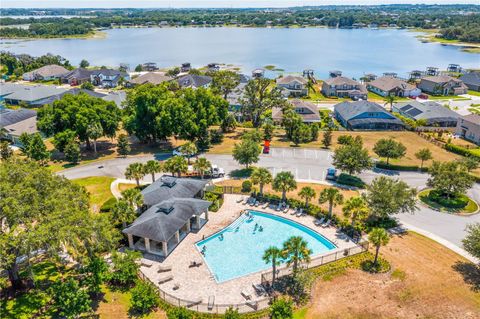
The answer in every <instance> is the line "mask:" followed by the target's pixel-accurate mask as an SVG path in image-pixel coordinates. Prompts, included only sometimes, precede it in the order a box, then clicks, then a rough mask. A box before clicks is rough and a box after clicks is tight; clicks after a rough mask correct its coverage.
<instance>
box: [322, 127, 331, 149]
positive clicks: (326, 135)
mask: <svg viewBox="0 0 480 319" xmlns="http://www.w3.org/2000/svg"><path fill="white" fill-rule="evenodd" d="M322 144H323V147H325V148H330V145H332V130H326V131H325V132H323V138H322Z"/></svg>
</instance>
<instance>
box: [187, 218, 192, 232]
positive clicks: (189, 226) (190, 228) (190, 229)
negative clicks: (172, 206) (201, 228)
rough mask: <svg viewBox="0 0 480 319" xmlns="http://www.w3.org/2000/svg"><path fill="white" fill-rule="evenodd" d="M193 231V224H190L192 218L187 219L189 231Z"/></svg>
mask: <svg viewBox="0 0 480 319" xmlns="http://www.w3.org/2000/svg"><path fill="white" fill-rule="evenodd" d="M191 231H192V226H191V225H190V218H189V219H188V220H187V233H189V232H191Z"/></svg>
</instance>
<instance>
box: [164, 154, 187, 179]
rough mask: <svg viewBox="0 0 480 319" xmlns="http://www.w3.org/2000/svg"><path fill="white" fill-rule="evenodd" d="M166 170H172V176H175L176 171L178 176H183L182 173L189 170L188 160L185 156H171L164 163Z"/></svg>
mask: <svg viewBox="0 0 480 319" xmlns="http://www.w3.org/2000/svg"><path fill="white" fill-rule="evenodd" d="M163 167H164V169H165V171H167V172H172V176H175V173H177V174H178V177H180V176H182V173H186V172H187V170H188V162H187V160H186V159H185V158H184V157H183V156H179V155H177V156H174V157H170V158H169V159H168V160H167V161H166V162H165V164H164V165H163Z"/></svg>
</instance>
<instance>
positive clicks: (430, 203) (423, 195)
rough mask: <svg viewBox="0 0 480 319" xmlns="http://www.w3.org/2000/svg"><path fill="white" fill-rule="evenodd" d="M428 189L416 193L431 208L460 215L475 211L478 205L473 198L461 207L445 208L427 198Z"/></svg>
mask: <svg viewBox="0 0 480 319" xmlns="http://www.w3.org/2000/svg"><path fill="white" fill-rule="evenodd" d="M430 191H431V190H430V189H426V190H423V191H421V192H420V193H418V198H420V200H421V201H422V203H424V204H425V205H427V206H429V207H431V208H433V209H437V210H440V211H442V212H447V213H454V214H461V215H468V214H472V213H475V212H476V211H477V210H478V205H477V203H475V202H474V201H473V200H471V199H470V200H469V201H468V204H467V206H465V207H464V208H463V209H454V208H446V207H444V206H442V205H440V204H438V203H436V202H434V201H432V200H430V199H429V198H428V194H429V193H430Z"/></svg>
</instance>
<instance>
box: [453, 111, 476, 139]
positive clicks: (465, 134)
mask: <svg viewBox="0 0 480 319" xmlns="http://www.w3.org/2000/svg"><path fill="white" fill-rule="evenodd" d="M455 135H457V136H460V137H462V138H464V139H466V140H469V141H471V142H473V143H475V144H477V145H480V115H478V114H469V115H465V116H462V117H460V118H459V120H458V123H457V128H456V129H455Z"/></svg>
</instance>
